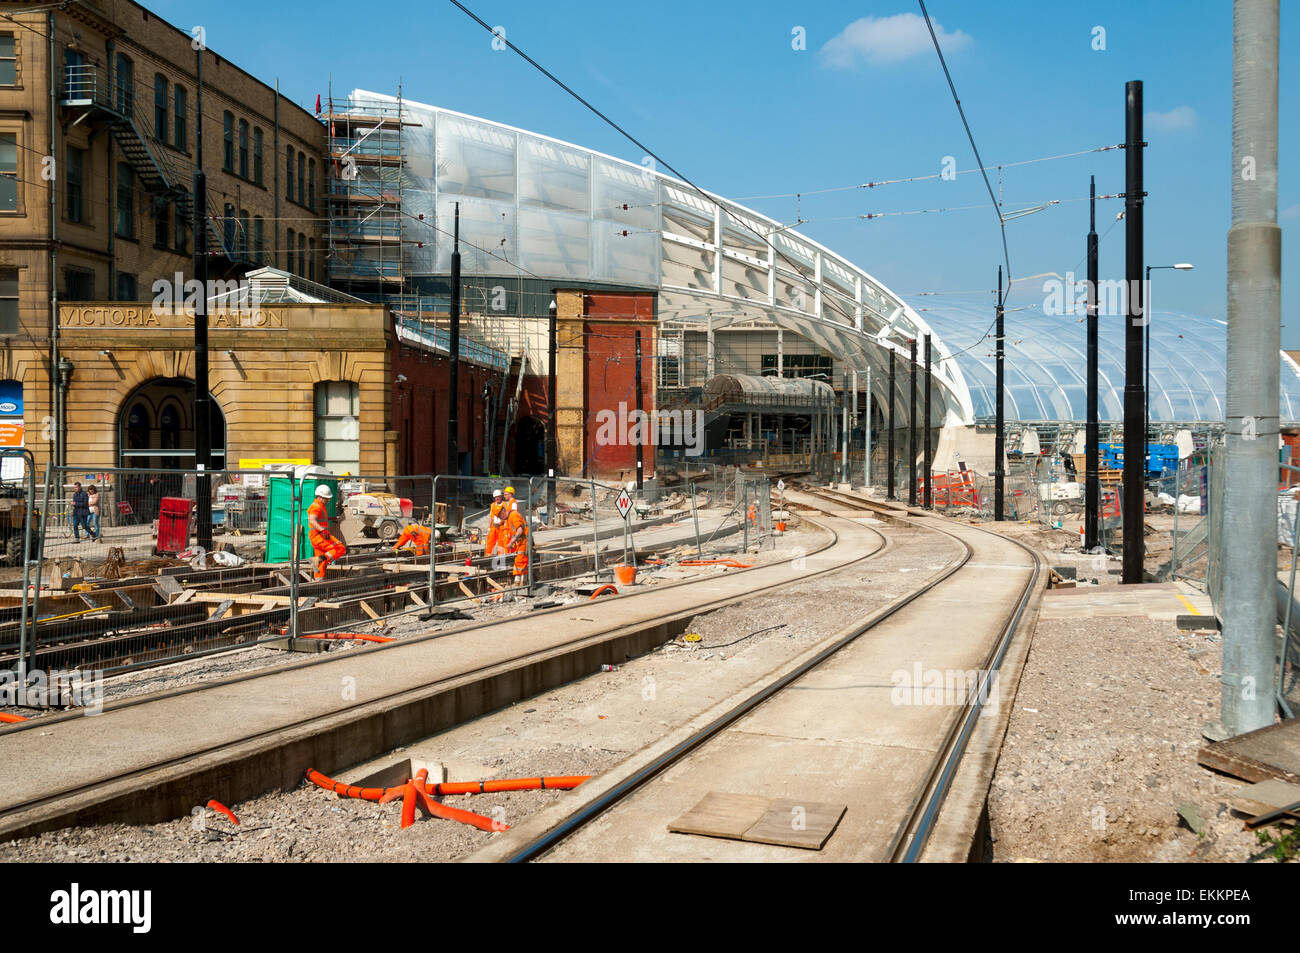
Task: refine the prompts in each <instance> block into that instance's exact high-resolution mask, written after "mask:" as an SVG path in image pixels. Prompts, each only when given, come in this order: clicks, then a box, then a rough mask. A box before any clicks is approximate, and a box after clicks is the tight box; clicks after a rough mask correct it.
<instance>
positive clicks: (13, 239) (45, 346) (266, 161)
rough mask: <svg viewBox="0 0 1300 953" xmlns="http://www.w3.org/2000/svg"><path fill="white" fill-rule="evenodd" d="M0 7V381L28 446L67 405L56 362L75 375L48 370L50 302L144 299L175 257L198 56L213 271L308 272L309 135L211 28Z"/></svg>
mask: <svg viewBox="0 0 1300 953" xmlns="http://www.w3.org/2000/svg"><path fill="white" fill-rule="evenodd" d="M28 8H33V9H28ZM0 10H3V12H4V13H5V14H6V17H5V18H4V19H0V345H2V348H0V383H3V382H4V381H11V382H12V381H18V382H21V384H22V395H23V397H24V402H25V414H24V416H25V421H26V428H25V429H26V444H27V446H28V447H29V448H30V449H31V450H32V451H33V452H34V454H35V456H36V458H37V460H38V462H39V461H41V460H43V459H45V458H46V457H47V456H48V453H49V452H52V451H54V450H55V449H57V448H56V447H55V446H53V443H55V442H57V439H58V434H59V433H60V427H59V425H58V421H59V418H60V417H61V416H66V415H65V414H63V413H61V411H60V409H59V405H58V400H59V392H58V386H57V381H58V379H59V378H60V376H62V377H64V378H68V377H69V375H71V379H72V380H76V379H77V378H78V377H79V376H80V377H82V379H84V375H79V374H78V370H77V367H76V362H75V360H73V362H72V364H71V366H69V365H68V355H61V357H62V358H63V362H64V364H63V373H62V375H61V374H60V373H58V372H54V373H52V367H53V363H54V361H55V360H56V354H55V349H56V347H57V341H56V340H53V339H55V338H57V331H56V328H57V327H58V322H57V320H56V319H57V315H58V314H59V310H60V305H66V304H82V303H87V304H89V303H94V304H97V305H101V306H107V305H110V304H111V303H114V302H131V303H136V302H141V301H148V300H151V299H152V298H153V297H154V291H153V284H154V282H155V280H157V279H159V278H165V279H169V280H170V279H173V278H174V276H175V275H176V274H177V273H178V272H179V273H181V274H183V275H184V276H185V277H189V276H190V275H191V272H192V268H191V263H192V254H193V241H194V237H193V235H192V234H191V231H192V228H191V222H192V216H193V196H192V194H191V190H192V187H193V177H194V170H195V166H196V158H197V156H196V152H197V141H196V132H197V128H198V119H199V115H198V109H199V98H200V97H199V88H198V85H199V84H198V78H199V60H200V57H201V58H202V110H203V169H204V172H205V173H206V176H207V190H206V191H207V196H206V200H207V211H208V228H207V241H208V247H209V252H210V255H211V257H210V262H211V264H210V276H211V277H212V278H214V279H216V278H231V277H235V276H238V275H240V274H242V273H244V272H245V271H247V270H248V269H249V268H252V267H256V266H258V265H264V264H265V265H273V266H276V267H279V268H283V269H285V270H287V271H289V272H292V273H294V274H296V275H301V276H302V277H304V278H306V279H311V280H317V281H322V282H323V281H324V280H325V278H326V276H325V274H324V265H323V257H324V256H323V248H324V234H325V230H324V227H323V224H322V218H321V213H320V212H319V209H320V208H321V207H322V204H323V192H324V181H325V158H324V156H325V138H326V136H325V131H324V127H323V126H322V124H321V123H320V122H319V121H318V120H317V119H316V118H315V117H314V116H313V115H312V114H311V113H310V112H308V111H306V110H304V109H302V108H300V107H298V106H297V105H295V104H294V103H292V102H291V101H289V100H288V99H286V98H285V97H284V96H282V95H280V94H279V93H277V91H276V90H275V89H274V88H273V87H271V86H268V85H267V84H266V83H263V82H261V81H260V80H258V79H256V78H254V77H253V76H251V75H249V74H248V73H246V72H244V71H243V70H242V69H240V68H239V67H238V66H235V65H234V64H233V63H231V62H230V61H229V60H227V59H225V58H224V57H223V56H221V55H220V54H219V53H217V52H215V51H214V50H212V49H208V48H206V46H205V41H207V40H209V39H210V40H212V41H213V42H216V38H209V37H206V36H203V35H202V34H200V35H197V36H195V35H192V34H190V33H187V32H184V31H182V30H180V29H178V28H177V27H175V26H172V25H171V24H169V23H167V22H166V21H164V20H162V19H160V18H159V17H158V16H157V15H156V14H154V13H152V12H150V11H149V10H147V9H145V8H144V7H142V6H140V5H139V4H136V3H132V2H130V0H79V2H77V3H74V4H70V5H68V6H66V7H64V8H62V9H58V10H49V8H48V6H47V5H46V6H41V7H39V8H38V5H37V4H32V3H0ZM219 45H220V44H219V43H218V46H219ZM171 344H172V346H174V347H183V346H184V342H182V341H180V340H179V337H175V336H174V338H173V339H172V341H171ZM13 386H14V385H13V384H10V387H11V388H12V387H13ZM112 409H113V410H114V411H116V410H117V408H112ZM76 426H77V421H75V420H71V419H68V420H67V427H68V429H69V430H71V429H74V428H75V427H76ZM22 429H23V428H19V429H18V431H17V433H18V437H17V439H21V438H22ZM0 434H3V439H5V440H8V441H10V442H12V441H13V440H14V439H15V437H14V431H13V429H12V428H10V429H4V430H0ZM83 442H84V441H83ZM74 443H76V441H75V440H73V439H72V438H71V435H70V438H69V440H68V442H67V444H68V446H69V447H71V446H72V445H73V444H74ZM64 456H65V459H70V458H68V456H67V454H66V453H65V454H64Z"/></svg>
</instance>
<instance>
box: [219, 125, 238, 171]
mask: <svg viewBox="0 0 1300 953" xmlns="http://www.w3.org/2000/svg"><path fill="white" fill-rule="evenodd" d="M221 131H222V143H223V145H224V147H225V150H224V152H223V153H222V157H221V168H223V169H225V170H226V171H227V172H234V171H235V115H234V113H231V112H225V113H223V114H222V116H221Z"/></svg>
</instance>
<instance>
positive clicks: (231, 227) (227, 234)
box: [221, 202, 235, 258]
mask: <svg viewBox="0 0 1300 953" xmlns="http://www.w3.org/2000/svg"><path fill="white" fill-rule="evenodd" d="M223 218H224V221H223V222H222V224H223V226H224V227H223V228H222V235H221V239H222V244H224V245H225V253H226V257H227V258H233V257H234V254H235V207H234V206H233V205H231V204H230V203H229V202H227V203H226V207H225V210H224V216H223Z"/></svg>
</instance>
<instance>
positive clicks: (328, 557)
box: [307, 530, 348, 579]
mask: <svg viewBox="0 0 1300 953" xmlns="http://www.w3.org/2000/svg"><path fill="white" fill-rule="evenodd" d="M307 538H308V539H309V540H311V548H312V552H313V553H315V555H316V578H317V579H324V578H325V570H326V569H327V568H329V564H330V563H332V562H333V561H334V560H336V559H341V558H343V557H344V556H346V555H347V554H348V548H347V547H346V546H344V545H343V542H342V541H341V540H338V539H335V538H334V536H332V535H331V534H329V533H318V532H317V531H316V530H311V531H310V532H309V533H308V534H307Z"/></svg>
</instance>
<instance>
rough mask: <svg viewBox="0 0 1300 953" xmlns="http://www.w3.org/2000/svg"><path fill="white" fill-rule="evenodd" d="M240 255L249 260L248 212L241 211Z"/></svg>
mask: <svg viewBox="0 0 1300 953" xmlns="http://www.w3.org/2000/svg"><path fill="white" fill-rule="evenodd" d="M239 257H240V258H242V259H244V260H245V261H247V260H248V213H247V212H240V213H239Z"/></svg>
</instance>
